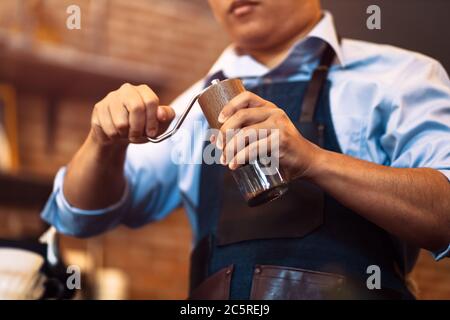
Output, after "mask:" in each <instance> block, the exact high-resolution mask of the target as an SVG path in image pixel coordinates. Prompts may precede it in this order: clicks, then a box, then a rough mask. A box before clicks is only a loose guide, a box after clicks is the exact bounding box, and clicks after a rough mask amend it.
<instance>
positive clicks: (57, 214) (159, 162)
mask: <svg viewBox="0 0 450 320" xmlns="http://www.w3.org/2000/svg"><path fill="white" fill-rule="evenodd" d="M169 157H170V146H169V142H167V143H166V142H163V143H160V144H157V145H156V144H150V143H148V144H145V145H130V147H129V149H128V151H127V157H126V162H125V178H126V187H125V191H124V193H123V195H122V198H121V199H120V200H119V201H118V202H117V203H116V204H113V205H111V206H110V207H107V208H103V209H101V210H81V209H79V208H76V207H74V206H72V205H71V204H70V203H69V202H68V201H67V199H66V198H65V196H64V191H63V184H64V177H65V173H66V168H62V169H60V170H59V172H58V173H57V175H56V177H55V180H54V187H53V192H52V194H51V195H50V198H49V199H48V201H47V204H46V205H45V208H44V210H43V212H42V218H43V219H44V220H45V221H47V222H48V223H50V224H52V225H53V226H55V228H56V229H57V230H58V231H59V232H61V233H63V234H67V235H72V236H78V237H88V236H93V235H97V234H100V233H102V232H105V231H107V230H110V229H112V228H114V227H116V226H117V225H120V224H124V225H127V226H129V227H133V228H134V227H139V226H142V225H144V224H146V223H149V222H152V221H155V220H159V219H162V218H163V217H165V216H166V215H167V214H169V213H170V212H171V211H172V210H173V209H175V208H176V207H177V206H178V205H179V203H180V201H181V200H180V194H179V191H178V188H177V167H176V166H175V164H173V162H172V161H170V158H169Z"/></svg>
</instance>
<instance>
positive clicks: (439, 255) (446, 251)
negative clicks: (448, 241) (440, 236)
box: [432, 245, 450, 261]
mask: <svg viewBox="0 0 450 320" xmlns="http://www.w3.org/2000/svg"><path fill="white" fill-rule="evenodd" d="M432 254H433V257H434V259H435V260H436V261H439V260H442V259H444V258H446V257H450V245H449V246H448V247H447V249H444V250H443V251H440V252H432Z"/></svg>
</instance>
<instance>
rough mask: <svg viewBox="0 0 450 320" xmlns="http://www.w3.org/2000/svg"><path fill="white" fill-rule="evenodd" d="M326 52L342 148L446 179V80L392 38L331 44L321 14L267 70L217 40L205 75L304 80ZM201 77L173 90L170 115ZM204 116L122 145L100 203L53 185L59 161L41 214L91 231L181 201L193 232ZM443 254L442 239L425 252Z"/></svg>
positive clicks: (71, 229) (163, 211)
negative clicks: (113, 197) (119, 187)
mask: <svg viewBox="0 0 450 320" xmlns="http://www.w3.org/2000/svg"><path fill="white" fill-rule="evenodd" d="M325 43H329V44H330V45H331V46H332V47H333V49H334V50H335V52H336V57H337V58H336V61H335V63H334V65H333V67H332V69H331V71H330V75H329V80H330V81H331V84H332V86H331V92H330V99H331V114H332V118H333V123H334V127H335V131H336V135H337V138H338V141H339V144H340V147H341V149H342V151H343V153H344V154H347V155H349V156H352V157H355V158H359V159H362V160H367V161H370V162H374V163H377V164H381V165H386V166H391V167H397V168H419V167H427V168H433V169H436V170H439V171H440V172H441V173H442V174H443V175H444V176H446V177H447V178H448V179H449V180H450V80H449V78H448V75H447V74H446V72H445V70H444V69H443V67H442V66H441V65H440V64H439V62H437V61H435V60H433V59H431V58H429V57H426V56H424V55H421V54H418V53H414V52H410V51H406V50H402V49H398V48H395V47H392V46H387V45H379V44H373V43H367V42H363V41H356V40H350V39H343V40H342V43H341V44H339V41H338V37H337V35H336V30H335V27H334V23H333V18H332V16H331V15H330V14H329V13H327V12H325V14H324V17H323V19H322V20H321V21H320V23H319V24H318V25H317V26H316V27H315V28H314V29H313V30H312V31H311V32H310V33H309V35H308V36H307V37H306V38H305V39H302V40H301V41H300V42H298V43H297V44H295V45H294V46H293V47H292V49H291V50H290V52H289V55H288V57H287V58H286V59H285V60H284V61H283V62H281V63H280V64H279V65H278V66H276V67H275V68H272V69H269V68H267V67H266V66H264V65H262V64H260V63H258V62H257V61H256V60H254V59H252V58H251V57H250V56H247V55H239V54H238V53H237V52H236V50H235V49H234V48H233V46H230V47H229V48H227V49H226V50H225V51H224V52H223V54H222V55H221V56H220V58H219V59H218V61H217V62H216V63H215V64H214V66H213V67H212V69H211V71H210V72H209V73H208V75H207V77H206V78H208V77H211V76H212V75H214V74H215V73H218V72H223V73H224V74H225V76H226V77H228V78H234V77H239V78H242V79H243V80H244V82H245V84H246V86H251V85H254V84H257V83H260V82H267V81H296V80H309V79H310V77H311V74H312V71H313V70H314V69H315V67H316V66H317V64H318V57H319V56H320V54H321V52H322V50H323V48H324V44H325ZM203 86H204V80H202V81H199V82H198V83H196V84H194V85H193V86H192V87H191V88H190V89H188V90H187V91H186V92H185V93H184V94H182V95H181V96H180V97H179V98H177V99H176V100H175V101H174V102H173V104H172V107H173V108H174V109H175V110H176V111H177V114H180V113H181V112H182V110H183V109H184V108H185V107H186V105H187V104H188V102H189V100H190V99H191V97H193V96H194V95H195V94H196V93H198V92H199V91H201V90H202V88H203ZM207 128H208V124H207V122H206V120H205V118H204V116H203V114H202V112H201V110H200V108H199V106H198V105H196V106H194V108H193V110H192V111H191V112H190V114H189V115H188V117H187V119H186V121H185V123H184V124H183V126H182V129H181V130H180V132H178V133H177V134H175V136H174V137H173V138H171V139H169V140H166V141H164V142H162V143H159V144H152V143H147V144H145V145H130V147H129V149H128V151H127V157H126V163H125V175H126V180H127V186H126V190H125V192H124V194H123V197H122V199H121V200H120V201H119V202H118V203H116V204H114V205H112V206H111V207H109V208H104V209H101V210H93V211H86V210H80V209H78V208H75V207H73V206H71V205H70V203H68V201H67V200H66V199H65V197H64V193H63V180H64V175H65V168H62V169H61V170H60V171H59V172H58V173H57V175H56V178H55V183H54V189H53V193H52V195H51V196H50V199H49V200H48V202H47V205H46V207H45V209H44V211H43V213H42V217H43V218H44V219H45V220H46V221H48V222H49V223H51V224H52V225H54V226H55V227H56V228H57V229H58V230H59V231H60V232H62V233H65V234H69V235H75V236H91V235H95V234H99V233H101V232H104V231H106V230H109V229H112V228H114V227H115V226H117V225H119V224H124V225H127V226H130V227H139V226H142V225H145V224H147V223H150V222H152V221H156V220H160V219H162V218H164V217H165V216H167V215H168V214H169V213H170V212H171V211H172V210H174V209H175V208H176V207H179V206H180V205H182V204H183V205H184V207H185V208H186V210H187V213H188V215H189V218H190V220H191V222H192V223H191V224H192V226H193V228H194V230H193V232H194V235H195V234H196V230H195V226H196V223H195V219H196V214H195V213H196V208H197V205H198V201H199V177H200V167H201V165H200V164H201V161H202V153H203V144H204V141H205V140H206V129H207ZM449 254H450V246H449V247H448V248H443V250H442V251H441V252H438V253H434V256H435V258H436V259H441V258H443V257H445V256H448V255H449Z"/></svg>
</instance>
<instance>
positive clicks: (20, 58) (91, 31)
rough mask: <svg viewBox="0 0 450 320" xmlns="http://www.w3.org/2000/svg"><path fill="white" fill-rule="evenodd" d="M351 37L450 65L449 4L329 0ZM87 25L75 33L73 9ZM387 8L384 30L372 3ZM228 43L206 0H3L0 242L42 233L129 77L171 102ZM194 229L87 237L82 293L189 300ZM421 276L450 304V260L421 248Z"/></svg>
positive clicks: (74, 245)
mask: <svg viewBox="0 0 450 320" xmlns="http://www.w3.org/2000/svg"><path fill="white" fill-rule="evenodd" d="M323 3H324V7H325V8H327V9H329V10H331V11H332V12H333V13H334V14H335V18H336V20H337V24H338V26H339V30H340V33H341V34H342V35H343V36H350V37H353V38H359V39H365V40H371V41H376V42H383V43H390V44H394V45H399V46H402V47H405V48H408V49H412V50H416V51H420V52H423V53H426V54H428V55H430V56H432V57H434V58H436V59H438V60H440V61H442V62H443V64H444V66H445V67H446V68H447V71H448V70H450V44H449V41H448V39H447V38H443V35H444V34H445V30H450V22H449V21H448V20H446V17H445V15H446V13H448V12H449V11H450V2H449V1H446V0H442V1H441V0H432V1H430V0H396V1H365V0H340V1H333V0H327V1H323ZM73 4H76V5H78V6H79V7H80V8H81V14H82V16H81V30H68V29H67V28H66V19H67V17H68V14H67V13H66V9H67V7H68V6H70V5H73ZM370 4H378V5H379V6H380V7H381V9H382V30H376V31H370V30H367V28H366V24H365V21H366V18H367V14H366V8H367V7H368V5H370ZM227 43H228V40H227V38H226V36H225V35H224V33H223V32H222V31H221V29H220V28H219V26H218V25H217V24H216V23H215V21H214V19H213V17H212V15H211V13H210V11H209V8H208V5H207V1H206V0H189V1H186V0H68V1H67V0H2V1H0V238H3V239H19V240H23V239H36V238H38V237H39V236H40V235H41V234H42V233H43V232H44V231H45V230H46V228H47V226H46V225H45V224H44V223H43V222H42V221H41V220H40V217H39V212H40V210H41V209H42V207H43V205H44V204H45V201H46V198H47V197H48V195H49V194H50V192H51V188H52V179H53V176H54V174H55V173H56V171H57V170H58V168H59V167H61V166H63V165H64V164H66V163H67V162H68V161H69V160H70V158H71V156H72V155H73V153H74V152H75V151H76V150H77V148H78V147H79V146H80V145H81V143H82V142H83V140H84V138H85V137H86V134H87V132H88V128H89V122H90V121H89V120H90V113H91V110H92V107H93V105H94V104H95V102H96V101H98V100H100V99H102V98H103V97H104V96H105V95H106V93H108V92H109V91H111V90H114V89H117V88H118V87H119V86H120V85H121V84H122V83H124V82H131V83H135V84H140V83H145V84H148V85H149V86H151V87H152V88H153V89H154V90H155V91H156V92H157V93H158V94H159V96H160V98H161V101H162V103H170V101H171V100H172V99H173V98H174V97H176V96H177V95H178V94H179V93H181V92H182V91H183V90H184V89H185V88H187V87H188V86H189V85H190V84H192V83H193V82H194V81H196V80H198V79H200V78H201V77H203V76H204V75H205V73H206V72H207V71H208V69H209V67H210V66H211V64H212V63H213V62H214V60H215V59H216V58H217V56H218V55H219V54H220V52H221V51H222V50H223V48H224V47H225V46H226V45H227ZM190 243H191V233H190V228H189V224H188V221H187V218H186V216H185V214H184V212H183V210H181V209H180V210H177V211H176V212H174V213H173V214H172V215H170V216H169V217H168V218H167V219H166V220H164V221H162V222H160V223H157V224H153V225H150V226H147V227H144V228H141V229H139V230H129V229H126V228H118V229H117V230H115V231H113V232H110V233H108V234H106V235H103V236H100V237H96V238H92V239H88V240H79V239H73V238H69V237H63V238H62V242H61V246H62V254H63V256H64V258H65V260H66V262H67V263H69V264H76V265H79V266H80V267H81V269H82V272H83V276H84V279H83V288H82V290H81V291H80V292H79V293H78V295H77V298H80V299H81V298H99V299H110V298H112V299H125V298H128V299H184V298H186V296H187V288H188V269H189V267H188V262H189V252H190ZM413 278H414V280H415V281H416V284H417V287H418V289H419V293H418V296H419V298H421V299H439V298H440V299H450V259H447V260H444V261H441V262H438V263H437V262H435V261H434V260H433V259H432V257H431V256H430V254H429V253H428V252H422V254H421V256H420V259H419V262H418V264H417V267H416V269H415V270H414V272H413Z"/></svg>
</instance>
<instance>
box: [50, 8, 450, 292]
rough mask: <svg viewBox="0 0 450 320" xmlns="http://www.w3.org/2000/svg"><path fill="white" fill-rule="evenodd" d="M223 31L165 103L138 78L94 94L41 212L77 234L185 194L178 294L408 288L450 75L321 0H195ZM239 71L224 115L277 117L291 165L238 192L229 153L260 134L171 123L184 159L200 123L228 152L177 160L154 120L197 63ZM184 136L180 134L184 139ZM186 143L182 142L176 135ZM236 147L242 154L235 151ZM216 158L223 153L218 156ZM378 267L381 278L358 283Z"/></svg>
mask: <svg viewBox="0 0 450 320" xmlns="http://www.w3.org/2000/svg"><path fill="white" fill-rule="evenodd" d="M209 3H210V5H211V8H212V10H213V13H214V14H215V17H216V19H217V20H218V21H219V23H220V24H221V25H222V26H223V28H224V30H225V31H226V32H227V33H228V34H229V36H230V37H231V39H232V44H231V45H230V47H229V48H227V49H226V50H225V51H224V53H223V54H222V55H221V57H220V58H219V59H218V61H217V62H216V63H215V65H214V66H213V67H212V69H211V70H210V72H209V73H208V75H207V76H206V77H205V78H204V79H202V80H201V81H199V82H198V83H196V84H194V85H193V87H191V88H190V89H189V90H188V91H187V92H186V93H184V94H183V95H181V96H180V97H179V98H178V99H177V100H176V101H175V102H174V103H173V104H172V106H163V105H160V103H159V100H158V97H157V94H156V93H155V92H153V91H152V90H151V89H150V88H149V87H147V86H145V85H139V86H134V85H130V84H125V85H123V86H122V87H121V88H119V89H118V90H116V91H113V92H110V93H109V94H108V95H107V96H106V97H105V98H104V99H103V100H101V101H99V102H98V103H97V104H96V105H95V107H94V108H93V112H92V125H91V130H90V132H89V135H88V137H87V139H86V141H85V142H84V144H83V146H82V147H81V148H80V150H79V151H78V152H77V153H76V155H75V156H74V158H73V159H72V161H71V162H70V163H69V165H68V166H67V167H65V168H62V169H61V170H60V171H59V172H58V174H57V176H56V179H55V188H54V191H53V194H52V196H51V198H50V199H49V201H48V203H47V206H46V208H45V210H44V212H43V218H44V219H46V220H47V221H49V222H50V223H52V224H53V225H55V226H56V227H57V228H58V230H60V231H61V232H63V233H67V234H71V235H76V236H91V235H95V234H99V233H101V232H104V231H106V230H109V229H112V228H114V227H115V226H117V225H119V224H124V225H127V226H130V227H139V226H142V225H145V224H147V223H150V222H152V221H156V220H159V219H162V218H164V217H165V216H166V215H167V214H169V213H170V212H171V211H172V210H173V209H174V208H176V207H178V206H180V205H181V204H183V205H184V206H185V208H186V209H187V212H188V214H189V216H190V220H191V222H192V227H193V230H194V234H195V249H194V250H193V254H192V261H191V292H190V295H191V297H192V298H201V299H228V298H243V299H248V298H256V299H303V298H306V299H329V298H368V299H390V298H412V297H413V296H412V294H411V292H410V291H409V289H408V287H407V285H406V283H407V281H406V278H407V275H408V273H409V271H410V270H411V268H412V267H413V266H414V262H415V259H416V257H417V253H418V250H419V248H426V249H428V250H430V251H432V252H433V253H434V255H435V257H436V259H442V258H444V257H446V256H447V255H448V254H449V251H450V247H449V243H450V185H449V178H450V142H449V141H450V81H449V78H448V76H447V74H446V72H445V71H444V69H443V68H442V66H441V65H440V64H439V63H438V62H437V61H435V60H433V59H431V58H428V57H425V56H423V55H419V54H416V53H413V52H409V51H405V50H401V49H398V48H393V47H388V46H381V45H376V44H371V43H367V42H361V41H355V40H349V39H343V40H342V41H340V40H339V38H338V36H337V32H336V29H335V26H334V23H333V18H332V16H331V15H330V14H329V13H327V12H323V11H322V10H321V6H320V1H319V0H286V1H277V0H260V1H234V0H229V1H224V0H210V1H209ZM216 78H218V79H225V78H241V79H242V80H243V81H244V84H245V86H246V88H247V89H248V91H247V92H245V93H242V94H240V95H238V96H237V97H236V98H234V99H233V100H232V101H231V102H230V103H228V104H227V105H226V106H225V108H224V110H223V112H222V114H221V115H220V117H219V119H218V120H219V121H220V123H221V124H222V127H221V130H222V132H223V133H224V132H225V131H226V130H227V129H248V128H256V129H269V130H270V129H278V130H279V137H280V140H279V141H280V152H279V161H280V167H281V169H282V170H283V172H286V174H287V176H289V177H290V179H291V189H290V191H289V192H288V193H287V194H286V195H285V196H283V197H281V198H280V199H278V200H276V201H274V202H272V203H269V204H267V205H263V206H260V207H256V208H249V207H248V206H247V205H246V203H245V202H244V201H243V200H242V198H241V196H240V195H239V192H238V190H237V189H236V185H235V184H234V183H233V181H231V180H230V175H229V169H230V170H236V168H237V167H238V166H239V165H238V163H242V162H246V161H247V162H248V161H250V160H252V159H248V155H249V152H248V151H249V149H250V148H255V147H256V148H257V146H258V143H256V145H255V144H252V145H247V146H245V145H244V146H242V148H241V149H236V150H232V149H230V148H231V146H232V145H233V143H232V142H233V141H232V140H231V141H224V140H223V139H221V138H220V137H217V136H214V137H205V136H204V132H203V134H202V133H199V132H198V130H194V128H195V124H196V123H197V122H198V121H200V123H201V124H202V125H203V127H204V128H207V123H206V121H205V119H204V116H203V114H202V113H201V110H200V108H198V106H197V107H196V108H194V110H193V111H192V112H191V113H190V114H189V116H188V118H187V119H186V122H185V124H184V125H183V127H184V129H186V130H188V131H189V132H191V133H192V135H191V137H190V139H191V140H190V141H192V142H193V147H192V148H190V149H192V150H193V152H194V153H193V157H194V159H201V157H202V151H203V148H204V147H205V143H204V141H205V139H208V138H211V140H212V141H213V142H214V143H216V147H217V148H218V149H219V150H222V151H226V152H224V154H228V153H227V152H229V153H230V154H231V155H232V156H230V157H223V159H222V160H223V164H212V165H207V164H206V163H204V162H203V163H202V164H201V165H196V164H193V163H192V162H189V163H181V164H179V163H178V164H176V163H175V162H174V161H173V158H172V152H173V150H174V149H176V148H183V145H180V144H179V143H178V144H176V143H175V142H174V141H173V140H170V139H169V140H166V141H164V142H163V143H160V144H152V143H148V140H147V137H156V136H158V135H159V134H161V133H163V132H164V131H165V130H166V129H167V128H168V126H169V125H170V123H171V122H172V120H173V119H174V117H175V110H177V112H178V110H182V109H183V108H184V107H185V105H186V104H187V102H188V100H189V99H190V98H191V97H192V96H194V95H195V94H196V93H198V92H199V91H201V90H202V89H203V88H204V87H205V85H207V83H209V81H210V80H211V79H216ZM186 145H187V144H186ZM186 148H187V147H186ZM242 160H245V161H242ZM226 167H228V168H229V169H228V168H226ZM372 265H376V266H378V267H379V268H380V270H381V273H382V274H381V289H379V290H369V289H368V288H367V286H366V280H367V277H368V275H367V273H366V271H367V268H368V267H369V266H372Z"/></svg>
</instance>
